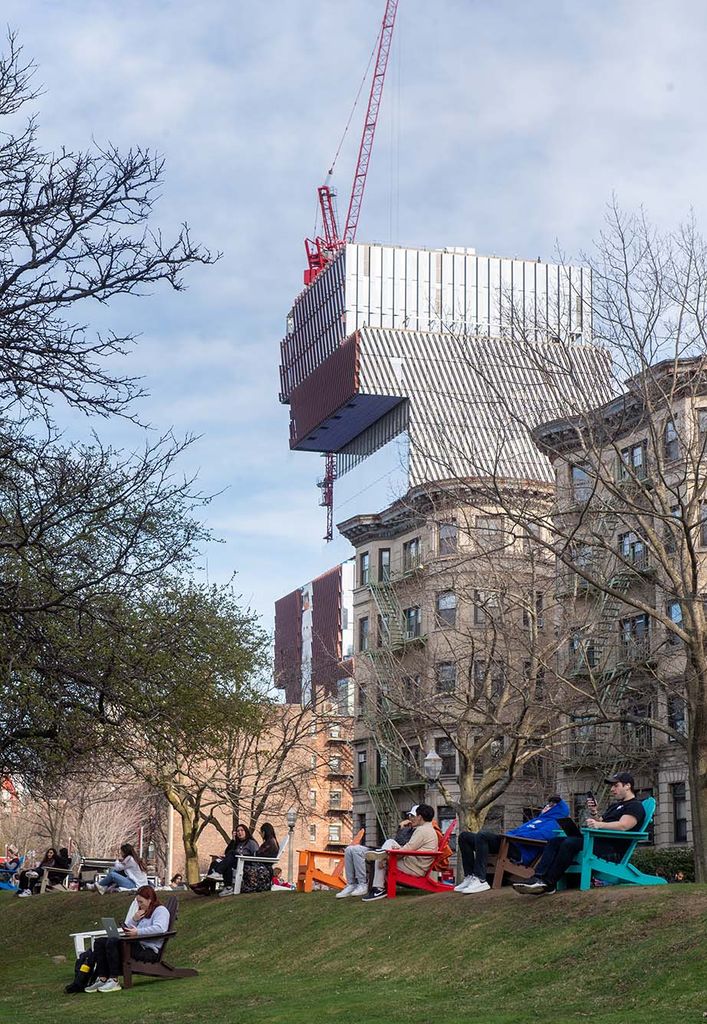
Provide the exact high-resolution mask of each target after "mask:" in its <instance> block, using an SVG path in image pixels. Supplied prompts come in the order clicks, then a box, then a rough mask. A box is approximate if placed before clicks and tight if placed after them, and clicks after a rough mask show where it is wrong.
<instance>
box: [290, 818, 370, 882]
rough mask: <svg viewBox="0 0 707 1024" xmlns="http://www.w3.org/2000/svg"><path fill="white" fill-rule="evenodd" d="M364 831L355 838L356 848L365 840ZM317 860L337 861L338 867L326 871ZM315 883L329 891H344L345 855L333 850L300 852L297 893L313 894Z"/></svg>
mask: <svg viewBox="0 0 707 1024" xmlns="http://www.w3.org/2000/svg"><path fill="white" fill-rule="evenodd" d="M363 835H364V830H363V829H361V830H360V832H357V833H356V835H355V836H354V837H353V844H352V845H354V846H358V844H359V843H360V842H361V840H362V839H363ZM317 858H319V859H320V860H325V859H327V860H330V861H331V860H335V861H336V862H337V863H336V866H335V867H334V869H333V871H324V870H323V868H321V867H319V866H318V865H317ZM315 882H319V884H320V885H326V886H328V888H329V889H343V888H344V886H345V885H346V882H345V881H344V854H343V853H339V852H332V851H331V850H300V851H299V864H298V870H297V891H298V892H311V891H312V888H313V886H314V883H315Z"/></svg>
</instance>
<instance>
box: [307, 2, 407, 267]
mask: <svg viewBox="0 0 707 1024" xmlns="http://www.w3.org/2000/svg"><path fill="white" fill-rule="evenodd" d="M398 2H399V0H386V5H385V14H384V15H383V24H382V25H381V30H380V34H379V36H378V52H377V53H376V64H375V68H374V70H373V80H372V82H371V92H370V95H369V97H368V109H367V110H366V119H365V121H364V123H363V134H362V135H361V145H360V146H359V150H358V160H357V161H356V171H355V173H354V179H353V186H352V188H351V198H350V199H349V208H348V211H347V213H346V226H345V227H344V232H343V234H342V235H340V234H339V228H338V224H337V222H336V207H335V204H334V196H335V193H334V192H333V191H332V189H331V188H330V186H329V184H328V183H327V184H324V185H320V186H319V188H318V189H317V196H318V199H319V209H320V211H321V215H322V232H323V235H318V236H317V237H316V238H314V239H312V238H305V240H304V247H305V251H306V253H307V269H306V270H305V272H304V283H305V284H306V285H307V284H311V283H312V281H313V280H314V279H315V278H316V277H317V275H318V274H320V273H321V272H322V270H323V269H324V267H325V266H326V265H327V263H329V262H330V261H331V260H332V259H333V258H334V256H335V255H336V254H337V252H338V251H339V249H341V247H342V246H343V245H345V244H346V243H347V242H353V241H355V238H356V228H357V227H358V218H359V215H360V213H361V203H362V202H363V193H364V191H365V189H366V176H367V174H368V165H369V163H370V161H371V152H372V150H373V139H374V137H375V134H376V125H377V123H378V112H379V110H380V103H381V96H382V95H383V85H384V83H385V73H386V71H387V69H388V57H389V56H390V45H391V42H392V39H393V28H394V27H395V15H396V14H397V13H398Z"/></svg>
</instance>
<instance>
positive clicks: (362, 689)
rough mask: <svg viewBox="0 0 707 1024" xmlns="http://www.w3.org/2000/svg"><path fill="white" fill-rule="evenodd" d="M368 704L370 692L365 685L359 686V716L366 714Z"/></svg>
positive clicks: (360, 684)
mask: <svg viewBox="0 0 707 1024" xmlns="http://www.w3.org/2000/svg"><path fill="white" fill-rule="evenodd" d="M367 703H368V692H367V690H366V686H365V684H364V683H359V684H358V714H359V716H360V715H363V714H365V713H366V704H367Z"/></svg>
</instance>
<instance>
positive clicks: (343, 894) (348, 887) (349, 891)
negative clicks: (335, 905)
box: [336, 882, 356, 900]
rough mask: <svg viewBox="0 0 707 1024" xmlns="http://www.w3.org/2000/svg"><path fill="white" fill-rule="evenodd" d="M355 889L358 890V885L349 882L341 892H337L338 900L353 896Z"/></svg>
mask: <svg viewBox="0 0 707 1024" xmlns="http://www.w3.org/2000/svg"><path fill="white" fill-rule="evenodd" d="M355 891H356V886H355V885H351V883H350V882H349V884H348V885H345V886H344V888H343V889H342V890H341V892H337V894H336V898H337V900H343V899H346V897H347V896H353V895H354V893H355Z"/></svg>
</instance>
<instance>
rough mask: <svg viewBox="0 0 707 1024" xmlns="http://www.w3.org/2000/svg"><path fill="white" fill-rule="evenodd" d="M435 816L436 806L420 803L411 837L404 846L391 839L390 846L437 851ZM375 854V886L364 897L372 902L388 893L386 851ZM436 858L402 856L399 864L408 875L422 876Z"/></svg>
mask: <svg viewBox="0 0 707 1024" xmlns="http://www.w3.org/2000/svg"><path fill="white" fill-rule="evenodd" d="M434 816H435V812H434V807H430V805H429V804H418V805H417V809H416V814H415V815H414V817H413V818H412V821H411V824H412V825H413V833H412V835H411V837H410V839H409V840H408V841H407V843H404V844H403V845H402V846H398V844H397V843H396V844H395V845H394V846H393V845H392V843H393V841H392V840H391V845H390V846H389V847H388V848H389V849H398V850H410V851H413V850H435V851H436V850H437V849H438V847H439V837H438V835H437V832H436V831H435V829H434V826H433V825H432V820H433V818H434ZM369 856H370V854H369ZM374 856H375V857H376V863H375V870H374V873H373V887H372V888H371V891H370V892H369V893H368V894H367V895H366V896H364V897H363V900H364V902H366V903H371V902H373V901H374V900H382V899H385V898H386V896H387V895H388V894H387V892H386V890H385V881H386V872H387V868H388V864H387V857H386V855H385V853H381V854H375V855H374ZM434 859H435V858H434V855H431V856H429V857H401V858H400V860H399V861H398V866H399V868H400V870H401V871H405V872H406V873H407V874H408V875H419V877H420V878H422V876H423V875H424V874H425V872H426V871H427V869H428V868H429V867H430V865H431V864H432V862H433V861H434Z"/></svg>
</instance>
